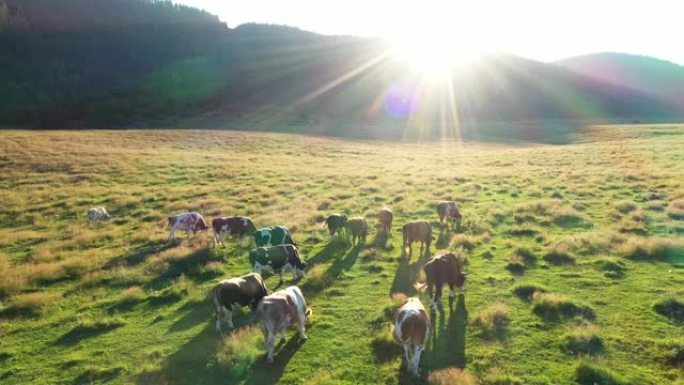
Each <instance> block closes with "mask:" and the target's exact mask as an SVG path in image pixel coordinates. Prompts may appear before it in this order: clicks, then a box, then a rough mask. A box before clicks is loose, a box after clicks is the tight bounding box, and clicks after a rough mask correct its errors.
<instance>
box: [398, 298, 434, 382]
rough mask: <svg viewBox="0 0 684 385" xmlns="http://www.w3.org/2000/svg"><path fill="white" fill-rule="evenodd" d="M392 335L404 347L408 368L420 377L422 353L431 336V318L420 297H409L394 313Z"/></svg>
mask: <svg viewBox="0 0 684 385" xmlns="http://www.w3.org/2000/svg"><path fill="white" fill-rule="evenodd" d="M392 335H393V336H394V340H395V341H396V343H397V344H399V345H401V346H402V347H403V348H404V357H405V358H406V368H407V369H408V371H409V372H410V373H412V374H413V375H414V376H416V377H418V376H419V374H418V364H420V354H421V353H422V351H423V348H425V345H426V343H427V341H428V338H429V337H430V319H429V318H428V315H427V312H426V311H425V307H423V304H422V303H420V300H419V299H418V298H416V297H411V298H408V299H407V300H406V302H405V303H404V304H403V305H402V306H401V307H400V308H399V309H398V310H397V313H396V314H395V315H394V322H393V325H392Z"/></svg>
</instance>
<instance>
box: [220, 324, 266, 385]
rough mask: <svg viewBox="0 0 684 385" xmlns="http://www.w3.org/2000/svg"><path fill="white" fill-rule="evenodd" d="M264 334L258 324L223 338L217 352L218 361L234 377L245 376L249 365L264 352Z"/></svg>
mask: <svg viewBox="0 0 684 385" xmlns="http://www.w3.org/2000/svg"><path fill="white" fill-rule="evenodd" d="M263 339H264V338H263V335H262V333H261V331H260V330H259V328H258V327H257V326H247V327H244V328H241V329H238V330H236V331H235V332H233V333H232V334H230V335H229V336H226V337H225V338H224V340H223V344H221V346H220V347H219V349H218V351H217V352H216V361H217V363H218V364H219V365H220V366H221V367H223V368H224V369H226V370H227V371H228V373H229V376H230V377H232V378H234V379H239V378H243V377H244V376H245V375H246V374H247V372H248V370H249V367H250V366H251V365H252V364H253V363H254V362H255V361H256V360H257V358H258V357H259V356H260V355H261V354H263V353H264V350H263V349H262V342H263Z"/></svg>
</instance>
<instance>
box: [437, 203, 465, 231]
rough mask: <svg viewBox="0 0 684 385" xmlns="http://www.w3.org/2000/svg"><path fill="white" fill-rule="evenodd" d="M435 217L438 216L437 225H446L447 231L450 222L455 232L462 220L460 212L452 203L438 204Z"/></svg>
mask: <svg viewBox="0 0 684 385" xmlns="http://www.w3.org/2000/svg"><path fill="white" fill-rule="evenodd" d="M437 215H439V224H440V225H444V224H446V226H447V229H449V222H451V224H452V225H453V226H454V230H455V229H456V226H458V224H460V223H461V219H462V216H461V212H460V211H458V206H456V202H454V201H441V202H439V204H438V205H437Z"/></svg>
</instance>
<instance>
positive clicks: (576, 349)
mask: <svg viewBox="0 0 684 385" xmlns="http://www.w3.org/2000/svg"><path fill="white" fill-rule="evenodd" d="M562 341H563V350H564V351H566V352H568V353H570V354H575V355H576V354H589V355H592V354H597V353H600V352H602V351H603V340H602V339H601V337H600V336H599V335H598V328H597V327H595V326H593V325H589V326H584V327H580V328H577V329H575V330H573V331H571V332H568V333H566V334H564V335H563V337H562Z"/></svg>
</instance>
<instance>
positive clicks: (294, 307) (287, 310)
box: [256, 286, 311, 363]
mask: <svg viewBox="0 0 684 385" xmlns="http://www.w3.org/2000/svg"><path fill="white" fill-rule="evenodd" d="M256 314H257V319H259V322H260V323H261V331H262V332H263V333H264V346H265V347H266V349H268V362H269V363H272V362H273V348H274V346H275V340H276V337H278V334H280V335H281V341H285V339H286V338H285V332H286V331H287V329H288V328H289V327H290V325H292V324H295V325H297V329H298V330H299V339H300V340H306V339H307V338H308V337H307V336H306V334H305V333H304V331H305V330H304V326H305V325H306V323H307V322H308V317H309V315H311V309H309V308H307V307H306V300H305V299H304V295H303V294H302V291H301V290H299V288H298V287H297V286H290V287H288V288H286V289H283V290H278V291H276V292H275V293H273V294H271V295H268V296H266V297H264V298H263V299H262V300H261V302H260V303H259V306H258V307H257V313H256Z"/></svg>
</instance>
